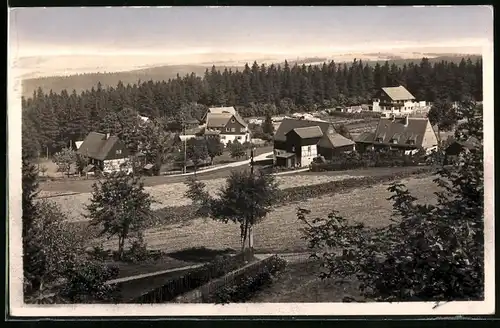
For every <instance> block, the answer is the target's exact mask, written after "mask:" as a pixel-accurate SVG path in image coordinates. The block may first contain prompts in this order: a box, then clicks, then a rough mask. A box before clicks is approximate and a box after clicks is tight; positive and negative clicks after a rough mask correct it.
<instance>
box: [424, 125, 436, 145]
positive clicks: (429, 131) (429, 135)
mask: <svg viewBox="0 0 500 328" xmlns="http://www.w3.org/2000/svg"><path fill="white" fill-rule="evenodd" d="M437 143H438V141H437V136H436V132H435V131H434V129H433V128H432V125H431V123H430V122H429V121H427V125H426V127H425V133H424V139H423V140H422V147H423V148H424V149H429V148H432V147H435V146H437Z"/></svg>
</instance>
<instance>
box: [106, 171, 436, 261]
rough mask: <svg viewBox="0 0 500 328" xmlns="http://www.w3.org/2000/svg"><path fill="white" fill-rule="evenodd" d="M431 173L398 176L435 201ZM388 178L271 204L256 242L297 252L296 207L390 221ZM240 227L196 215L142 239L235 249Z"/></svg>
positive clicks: (301, 246)
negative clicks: (350, 188)
mask: <svg viewBox="0 0 500 328" xmlns="http://www.w3.org/2000/svg"><path fill="white" fill-rule="evenodd" d="M432 180H433V177H423V178H422V177H420V178H410V179H404V180H402V182H403V183H405V184H406V186H407V188H408V189H409V190H410V192H411V193H412V194H413V195H414V196H415V197H417V198H418V201H417V202H419V203H433V202H435V201H436V196H435V195H434V192H435V191H437V190H438V189H437V186H436V184H435V183H434V182H433V181H432ZM389 184H390V183H383V184H379V185H375V186H372V187H368V188H359V189H355V190H352V191H350V192H347V193H343V194H335V195H330V196H323V197H318V198H312V199H309V200H307V201H304V202H300V204H288V205H285V206H281V207H277V208H275V209H274V210H273V211H272V212H271V213H269V215H268V217H267V218H266V219H264V221H263V222H262V223H260V224H258V225H257V226H255V228H254V232H255V237H254V242H255V247H256V249H257V250H258V251H259V252H300V251H304V250H306V248H307V243H306V241H305V240H303V239H302V238H301V237H302V232H301V228H302V224H301V223H300V222H299V221H298V219H297V215H296V212H297V208H298V207H299V206H300V207H302V208H306V209H310V210H311V215H310V218H313V217H315V216H321V217H326V215H328V213H329V212H330V211H331V210H333V209H335V210H337V211H339V213H340V215H342V216H343V217H344V218H347V219H349V220H352V222H353V223H354V222H363V223H364V224H365V225H366V226H369V227H381V226H386V225H388V224H389V223H390V220H391V218H392V214H393V210H392V203H391V202H390V201H388V200H387V198H388V197H389V196H390V195H391V194H390V193H389V191H388V190H387V188H388V186H389ZM239 236H240V229H239V226H238V225H237V224H232V223H228V224H224V223H220V222H217V221H213V220H211V219H206V218H205V219H204V218H200V219H196V220H192V221H189V222H185V223H181V224H170V225H164V226H162V227H158V228H154V229H149V230H148V231H146V234H145V239H146V242H147V245H148V248H150V249H161V250H165V251H168V252H174V251H177V250H181V249H185V248H189V247H207V248H211V249H226V248H233V249H238V248H239V247H240V239H239ZM116 245H117V242H116V241H115V240H110V241H105V243H104V246H105V247H109V248H112V249H114V248H116Z"/></svg>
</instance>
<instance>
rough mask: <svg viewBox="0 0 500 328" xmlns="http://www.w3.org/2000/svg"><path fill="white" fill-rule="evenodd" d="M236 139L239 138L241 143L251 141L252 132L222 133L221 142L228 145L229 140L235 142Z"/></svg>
mask: <svg viewBox="0 0 500 328" xmlns="http://www.w3.org/2000/svg"><path fill="white" fill-rule="evenodd" d="M235 140H238V142H239V143H244V142H246V141H250V133H249V132H247V133H244V134H224V133H221V134H220V142H222V143H223V144H224V146H226V145H227V143H228V142H229V141H231V142H234V141H235Z"/></svg>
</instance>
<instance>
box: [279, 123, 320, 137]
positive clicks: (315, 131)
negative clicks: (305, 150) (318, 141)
mask: <svg viewBox="0 0 500 328" xmlns="http://www.w3.org/2000/svg"><path fill="white" fill-rule="evenodd" d="M292 131H293V132H295V133H296V134H297V135H298V136H299V137H300V138H301V139H309V138H320V137H321V136H323V131H322V130H321V128H320V127H319V126H317V125H315V126H307V127H303V128H295V129H292V130H290V131H288V132H287V133H286V134H288V133H290V132H292Z"/></svg>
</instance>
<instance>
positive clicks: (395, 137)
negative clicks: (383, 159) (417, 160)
mask: <svg viewBox="0 0 500 328" xmlns="http://www.w3.org/2000/svg"><path fill="white" fill-rule="evenodd" d="M399 138H400V134H399V133H396V134H394V135H393V136H392V138H391V143H393V144H397V143H398V142H399Z"/></svg>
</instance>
